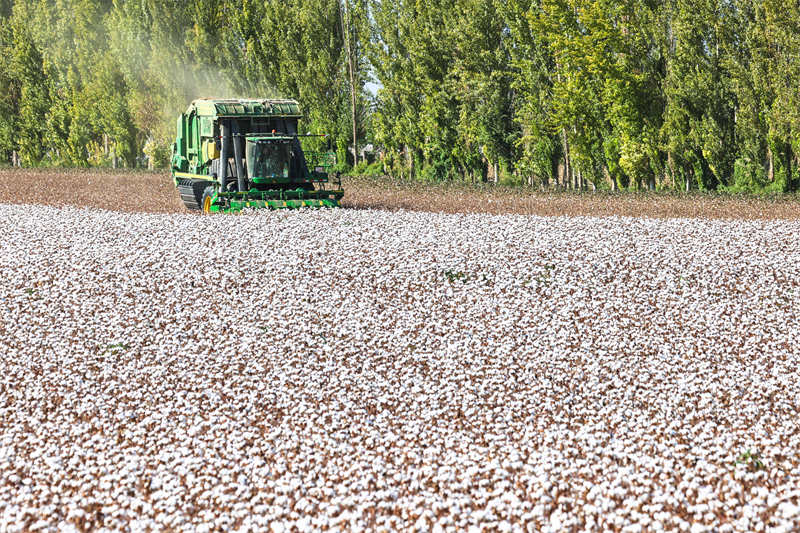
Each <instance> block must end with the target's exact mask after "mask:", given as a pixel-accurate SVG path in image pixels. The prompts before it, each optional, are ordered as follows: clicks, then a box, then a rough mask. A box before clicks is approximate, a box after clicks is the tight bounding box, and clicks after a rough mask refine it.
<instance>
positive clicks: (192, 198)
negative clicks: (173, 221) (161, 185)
mask: <svg viewBox="0 0 800 533" xmlns="http://www.w3.org/2000/svg"><path fill="white" fill-rule="evenodd" d="M209 185H211V182H210V181H202V180H179V181H178V191H179V192H180V193H181V200H183V204H184V205H185V206H186V207H187V208H188V209H192V210H195V211H199V210H200V209H201V205H200V204H201V203H202V202H203V191H204V190H205V188H206V187H208V186H209Z"/></svg>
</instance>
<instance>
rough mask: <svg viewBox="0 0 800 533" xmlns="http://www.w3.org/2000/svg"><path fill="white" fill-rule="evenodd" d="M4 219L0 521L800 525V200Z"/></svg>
mask: <svg viewBox="0 0 800 533" xmlns="http://www.w3.org/2000/svg"><path fill="white" fill-rule="evenodd" d="M0 235H2V240H0V272H2V283H0V317H2V322H0V352H2V354H3V356H2V358H0V420H2V424H0V530H4V531H31V530H42V531H66V530H70V529H72V530H87V529H106V530H117V529H123V528H130V530H131V531H144V530H163V529H174V530H184V531H194V530H207V531H210V530H220V529H224V530H241V531H246V530H262V529H266V528H272V530H274V531H282V530H292V529H299V530H302V531H305V530H319V529H343V528H345V529H352V530H361V529H369V530H398V529H416V530H420V531H426V530H427V531H439V530H449V531H462V530H465V529H470V530H475V531H478V530H500V531H564V530H598V529H599V530H624V531H643V530H648V531H659V530H667V531H669V530H672V531H677V530H680V531H793V530H797V529H798V528H800V455H799V452H798V450H800V431H799V430H800V418H798V409H800V406H799V403H798V402H799V400H798V399H799V398H800V385H799V384H798V379H797V376H798V374H797V372H798V361H799V360H800V335H799V334H798V332H800V322H799V319H798V316H800V223H797V222H763V221H761V222H758V221H732V222H711V221H704V220H688V219H684V220H660V221H656V220H647V219H633V218H620V217H612V218H577V217H574V218H571V217H561V218H539V217H526V216H511V215H506V216H489V215H441V214H430V213H409V212H382V211H355V210H330V211H300V212H258V213H250V214H245V215H241V216H191V215H145V214H121V213H113V212H106V211H97V210H88V209H74V208H62V209H58V208H50V207H36V206H0Z"/></svg>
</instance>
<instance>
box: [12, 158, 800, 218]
mask: <svg viewBox="0 0 800 533" xmlns="http://www.w3.org/2000/svg"><path fill="white" fill-rule="evenodd" d="M343 186H344V189H345V197H344V200H343V205H344V206H345V207H348V208H354V209H367V208H372V209H388V210H394V209H407V210H412V211H431V212H444V213H490V214H506V213H517V214H529V215H543V216H561V215H569V216H581V215H584V216H608V215H620V216H632V217H651V218H675V217H687V218H717V219H720V218H721V219H783V220H791V219H800V199H799V198H798V197H797V196H793V197H789V196H783V197H772V198H761V197H737V196H726V195H714V194H703V193H695V194H689V195H685V194H679V193H590V192H584V193H574V192H546V193H545V192H538V191H526V190H522V189H514V188H504V187H498V188H494V187H476V186H471V185H461V184H442V185H430V184H419V183H404V182H396V181H391V180H388V179H364V178H345V179H344V180H343ZM0 203H12V204H44V205H56V206H62V205H71V206H79V207H97V208H102V209H109V210H115V211H130V212H151V213H181V212H188V210H187V209H186V208H185V207H184V206H183V203H182V202H181V200H180V197H179V195H178V192H177V190H176V189H175V187H174V186H173V184H172V180H171V179H170V176H169V174H167V173H165V172H141V171H121V170H114V171H112V170H80V169H79V170H65V169H8V168H6V169H0Z"/></svg>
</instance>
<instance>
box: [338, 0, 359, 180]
mask: <svg viewBox="0 0 800 533" xmlns="http://www.w3.org/2000/svg"><path fill="white" fill-rule="evenodd" d="M339 9H340V10H341V5H340V6H339ZM345 15H346V16H347V18H348V21H347V23H345V20H344V16H345ZM340 20H341V22H342V36H343V37H344V47H345V53H346V54H347V69H348V72H349V75H350V118H351V119H352V121H353V164H354V165H357V164H358V134H357V127H356V77H355V68H354V66H353V45H352V43H351V42H350V35H351V29H352V28H351V23H352V19H351V17H350V2H349V0H344V10H343V13H341V17H340Z"/></svg>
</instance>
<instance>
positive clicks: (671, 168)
mask: <svg viewBox="0 0 800 533" xmlns="http://www.w3.org/2000/svg"><path fill="white" fill-rule="evenodd" d="M667 168H668V169H669V173H670V175H671V176H672V188H673V189H675V161H674V160H673V159H672V152H667Z"/></svg>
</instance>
